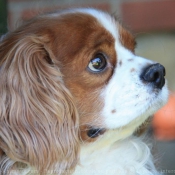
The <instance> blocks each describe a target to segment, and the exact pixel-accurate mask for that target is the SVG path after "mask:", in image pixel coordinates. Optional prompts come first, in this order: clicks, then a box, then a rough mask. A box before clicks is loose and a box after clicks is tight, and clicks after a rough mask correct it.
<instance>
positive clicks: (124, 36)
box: [118, 23, 136, 52]
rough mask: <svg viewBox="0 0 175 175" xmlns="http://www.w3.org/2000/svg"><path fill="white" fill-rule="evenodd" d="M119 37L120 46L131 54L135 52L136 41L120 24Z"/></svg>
mask: <svg viewBox="0 0 175 175" xmlns="http://www.w3.org/2000/svg"><path fill="white" fill-rule="evenodd" d="M118 29H119V36H120V42H121V44H122V45H123V46H124V47H126V48H127V49H129V50H131V51H132V52H134V51H135V45H136V41H135V38H134V37H133V35H132V34H131V33H130V32H129V31H128V30H126V29H125V28H123V27H122V25H121V24H119V23H118Z"/></svg>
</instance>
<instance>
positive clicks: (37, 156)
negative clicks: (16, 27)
mask: <svg viewBox="0 0 175 175" xmlns="http://www.w3.org/2000/svg"><path fill="white" fill-rule="evenodd" d="M44 43H45V38H44V37H39V36H35V35H30V36H24V37H19V36H15V35H14V36H13V35H12V36H9V37H7V38H6V39H4V41H3V42H2V43H1V44H0V97H1V100H0V148H1V149H2V150H3V151H4V152H5V153H6V155H7V156H8V157H9V158H10V159H12V160H14V161H16V162H23V163H26V164H29V165H30V166H32V167H35V168H36V169H37V170H38V171H39V173H40V174H43V172H47V170H50V169H53V168H54V165H55V164H57V167H58V168H59V169H61V171H64V170H67V169H69V170H70V169H73V168H74V167H75V165H76V163H77V161H78V152H79V146H78V124H79V123H78V122H79V121H78V118H79V117H78V113H77V110H76V108H75V105H74V102H73V100H72V96H71V94H70V93H69V91H68V89H66V87H65V86H64V83H63V81H62V75H61V73H60V71H59V67H58V66H56V64H54V63H53V62H56V59H55V58H53V55H51V53H49V52H50V51H49V49H48V48H46V45H45V44H44ZM59 174H61V172H60V173H59Z"/></svg>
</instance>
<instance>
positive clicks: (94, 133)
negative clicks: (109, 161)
mask: <svg viewBox="0 0 175 175" xmlns="http://www.w3.org/2000/svg"><path fill="white" fill-rule="evenodd" d="M105 131H106V129H104V128H90V129H89V130H88V132H87V135H88V137H90V138H96V137H98V136H100V135H103V134H104V133H105Z"/></svg>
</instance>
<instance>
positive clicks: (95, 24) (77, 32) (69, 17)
mask: <svg viewBox="0 0 175 175" xmlns="http://www.w3.org/2000/svg"><path fill="white" fill-rule="evenodd" d="M51 16H59V17H60V19H61V20H62V21H64V23H67V25H66V26H67V27H69V28H70V29H71V30H72V32H71V33H70V34H69V35H70V36H72V35H74V36H75V41H77V40H78V38H80V37H83V38H82V39H83V40H81V41H83V42H84V43H81V42H79V43H81V46H82V47H83V46H84V45H85V44H86V43H85V40H86V41H91V42H93V44H94V46H95V45H97V44H96V42H97V43H98V41H100V40H102V38H105V37H106V38H105V39H103V40H106V41H109V42H115V45H117V44H121V45H122V46H124V47H125V48H127V49H128V50H131V51H132V52H134V48H135V44H136V43H135V38H134V37H133V35H132V34H131V33H130V32H129V31H128V30H126V29H125V28H123V27H122V25H121V24H120V23H119V22H118V21H117V20H116V18H115V17H114V16H112V15H110V14H108V13H106V12H103V11H99V10H97V9H92V8H80V9H73V10H65V11H63V12H61V13H57V14H52V15H51ZM67 29H68V28H67ZM64 30H66V28H64ZM68 31H69V30H68ZM92 33H93V35H91V34H92ZM94 33H95V34H94ZM92 47H93V46H92Z"/></svg>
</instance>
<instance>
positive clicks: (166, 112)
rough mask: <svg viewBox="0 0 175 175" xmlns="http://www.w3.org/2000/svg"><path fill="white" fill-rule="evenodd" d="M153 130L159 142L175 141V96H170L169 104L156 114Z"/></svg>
mask: <svg viewBox="0 0 175 175" xmlns="http://www.w3.org/2000/svg"><path fill="white" fill-rule="evenodd" d="M153 129H154V134H155V136H156V138H157V139H159V140H174V139H175V94H170V96H169V100H168V103H167V104H166V105H165V106H164V107H163V108H161V109H160V110H159V111H158V112H157V113H156V114H154V118H153Z"/></svg>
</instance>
